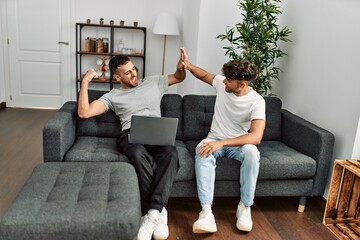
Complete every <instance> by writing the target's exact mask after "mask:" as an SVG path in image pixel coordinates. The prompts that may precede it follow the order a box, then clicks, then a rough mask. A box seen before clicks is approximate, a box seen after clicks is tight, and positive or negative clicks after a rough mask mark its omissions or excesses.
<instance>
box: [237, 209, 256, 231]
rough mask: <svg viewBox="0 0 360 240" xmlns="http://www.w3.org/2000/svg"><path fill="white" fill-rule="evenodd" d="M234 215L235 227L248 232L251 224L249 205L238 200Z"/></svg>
mask: <svg viewBox="0 0 360 240" xmlns="http://www.w3.org/2000/svg"><path fill="white" fill-rule="evenodd" d="M236 217H237V221H236V227H237V228H238V229H239V230H241V231H246V232H250V231H251V229H252V226H253V222H252V220H251V209H250V207H249V206H245V205H244V204H243V203H242V202H240V203H239V204H238V206H237V210H236Z"/></svg>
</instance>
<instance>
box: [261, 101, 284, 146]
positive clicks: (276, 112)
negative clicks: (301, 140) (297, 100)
mask: <svg viewBox="0 0 360 240" xmlns="http://www.w3.org/2000/svg"><path fill="white" fill-rule="evenodd" d="M264 99H265V104H266V127H265V131H264V136H263V140H277V141H280V140H281V107H282V103H281V100H280V99H279V98H277V97H264Z"/></svg>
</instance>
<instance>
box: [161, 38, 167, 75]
mask: <svg viewBox="0 0 360 240" xmlns="http://www.w3.org/2000/svg"><path fill="white" fill-rule="evenodd" d="M165 51H166V35H164V49H163V62H162V74H161V75H164V67H165Z"/></svg>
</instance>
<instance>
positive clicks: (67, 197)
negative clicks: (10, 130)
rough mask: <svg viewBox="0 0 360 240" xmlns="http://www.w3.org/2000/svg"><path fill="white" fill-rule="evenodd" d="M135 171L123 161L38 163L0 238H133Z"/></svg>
mask: <svg viewBox="0 0 360 240" xmlns="http://www.w3.org/2000/svg"><path fill="white" fill-rule="evenodd" d="M140 217H141V209H140V193H139V187H138V181H137V176H136V173H135V169H134V168H133V166H131V165H130V164H128V163H124V162H116V163H114V162H112V163H110V162H106V163H105V162H102V163H100V162H96V163H93V162H92V163H89V162H71V163H70V162H49V163H43V164H40V165H38V166H37V167H36V168H35V169H34V171H33V173H32V176H31V177H30V178H29V180H28V181H27V182H26V183H25V185H24V187H23V188H22V190H21V192H20V193H19V195H18V196H17V198H16V199H15V201H14V203H13V205H12V206H11V207H10V208H9V210H8V211H7V213H6V214H5V216H4V217H3V219H2V221H1V224H0V239H2V240H5V239H6V240H8V239H9V240H10V239H14V240H21V239H24V240H25V239H26V240H29V239H34V240H35V239H36V240H41V239H49V240H57V239H64V240H65V239H66V240H70V239H84V240H89V239H96V240H99V239H106V240H110V239H117V240H118V239H126V240H131V239H135V236H136V234H137V231H138V229H139V226H140Z"/></svg>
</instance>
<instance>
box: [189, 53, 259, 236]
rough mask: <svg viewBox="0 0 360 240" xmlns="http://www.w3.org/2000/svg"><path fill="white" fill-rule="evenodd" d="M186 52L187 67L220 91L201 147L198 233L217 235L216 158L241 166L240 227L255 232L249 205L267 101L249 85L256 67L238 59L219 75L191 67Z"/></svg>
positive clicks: (198, 153) (195, 229) (197, 167)
mask: <svg viewBox="0 0 360 240" xmlns="http://www.w3.org/2000/svg"><path fill="white" fill-rule="evenodd" d="M182 54H183V57H184V63H183V64H184V66H185V68H186V69H187V70H189V71H190V72H191V73H192V74H193V75H194V76H195V77H196V78H198V79H200V80H202V81H203V82H205V83H207V84H209V85H211V86H213V87H214V88H215V90H216V102H215V109H214V116H213V119H212V124H211V129H210V132H209V134H208V136H207V137H206V139H204V140H202V141H201V142H200V143H199V144H198V145H197V147H196V156H195V172H196V181H197V189H198V195H199V199H200V203H201V206H202V211H201V212H200V214H199V219H198V220H197V221H196V222H195V223H194V224H193V232H194V233H209V232H210V233H211V232H216V231H217V227H216V223H215V217H214V215H213V214H212V211H211V205H212V203H213V198H214V185H215V167H216V159H217V158H219V157H230V158H233V159H236V160H238V161H240V162H241V167H240V202H239V204H238V206H237V211H236V217H237V221H236V227H237V228H238V229H239V230H241V231H247V232H250V231H251V229H252V225H253V222H252V219H251V211H250V206H251V205H252V204H253V201H254V193H255V187H256V181H257V177H258V173H259V160H260V153H259V151H258V149H257V147H256V146H255V145H257V144H259V143H260V142H261V139H262V137H263V133H264V129H265V101H264V98H263V97H262V96H260V95H259V94H258V93H257V92H256V91H254V90H253V89H252V88H251V87H250V86H249V84H250V82H251V81H252V80H254V79H256V76H257V68H256V66H255V65H254V64H252V63H251V62H249V61H248V60H233V61H229V62H228V63H225V64H224V65H223V68H222V72H223V75H224V76H220V75H214V74H211V73H208V72H207V71H205V70H203V69H201V68H199V67H197V66H194V65H192V64H191V63H190V62H189V59H188V56H187V54H186V52H185V50H184V49H182Z"/></svg>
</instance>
